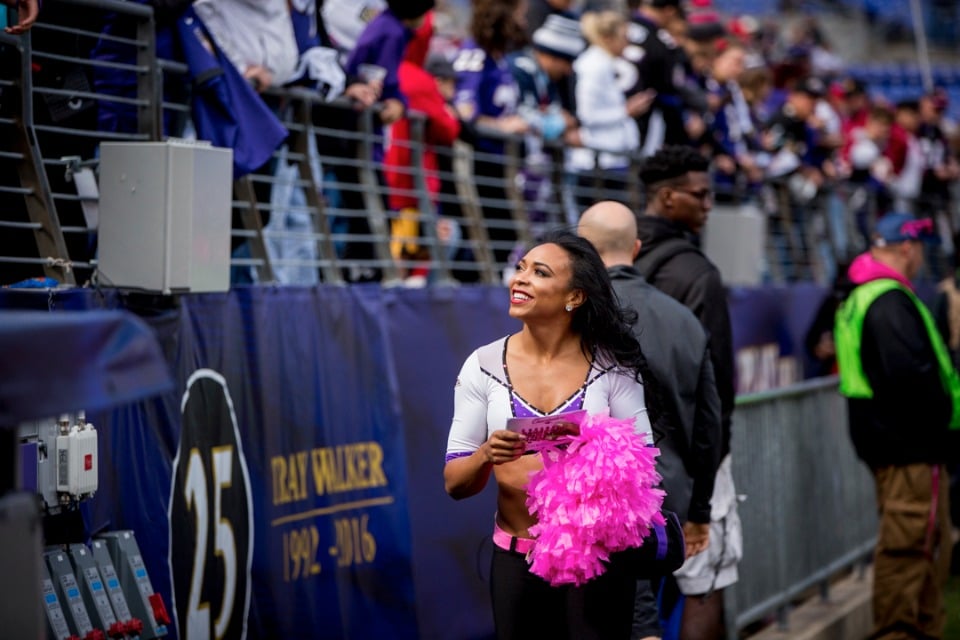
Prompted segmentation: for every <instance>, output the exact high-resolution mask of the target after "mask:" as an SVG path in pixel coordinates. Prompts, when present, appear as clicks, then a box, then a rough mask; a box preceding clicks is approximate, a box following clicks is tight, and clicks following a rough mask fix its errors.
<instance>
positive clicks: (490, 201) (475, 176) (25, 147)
mask: <svg viewBox="0 0 960 640" xmlns="http://www.w3.org/2000/svg"><path fill="white" fill-rule="evenodd" d="M70 11H74V12H82V13H83V16H84V19H83V20H75V21H71V20H68V19H60V20H56V21H51V19H47V18H45V19H44V21H41V22H40V23H38V24H37V25H36V26H35V27H34V29H33V32H32V33H33V37H31V36H30V35H27V36H24V37H21V38H12V37H10V36H4V37H3V39H2V40H0V47H2V50H3V52H4V56H5V58H6V59H15V60H16V63H15V64H5V65H4V67H3V69H0V88H2V89H4V91H3V93H0V103H2V104H0V107H2V114H3V115H2V117H0V127H2V128H3V130H4V135H3V136H2V138H0V162H2V163H4V166H5V167H13V166H14V165H15V169H10V170H6V171H4V172H3V175H2V176H0V228H2V229H3V230H4V234H6V235H8V236H12V237H16V238H18V239H19V240H18V241H14V240H9V239H8V241H6V242H3V241H0V281H3V282H5V283H8V282H12V281H15V280H16V279H18V276H24V275H26V274H28V275H47V276H50V277H54V278H56V279H58V280H59V281H61V282H63V283H68V284H70V283H73V282H78V283H83V282H85V281H87V280H88V279H89V277H90V275H91V274H92V272H93V269H94V268H95V263H96V229H95V228H93V227H91V225H90V223H89V222H88V221H87V220H86V218H85V217H84V216H83V215H81V211H82V209H83V208H84V206H85V205H89V204H90V203H89V202H88V201H85V200H84V198H86V199H87V200H89V198H90V196H89V194H87V195H86V196H83V195H81V194H79V193H78V192H77V188H76V185H75V184H74V183H73V181H72V175H73V174H72V171H73V170H74V169H75V168H77V167H82V168H87V169H91V170H93V171H96V170H97V169H98V163H97V146H98V144H99V142H100V141H102V140H129V141H138V140H139V141H143V140H159V139H162V138H163V137H164V136H167V135H170V136H181V135H183V134H184V129H183V126H182V125H183V123H184V121H186V120H187V119H188V116H189V112H190V107H189V102H188V96H189V87H188V81H187V69H186V66H185V65H183V64H181V63H179V62H175V61H170V60H159V59H158V58H157V55H156V46H157V38H156V34H155V29H156V25H155V22H154V18H153V12H152V10H151V8H150V7H149V6H147V5H141V4H137V3H130V2H121V1H119V0H50V2H48V3H47V7H46V11H45V12H44V16H63V15H68V14H69V12H70ZM108 15H112V16H114V17H113V18H111V20H112V23H111V24H112V25H116V24H118V18H116V16H121V18H120V20H121V21H122V24H123V27H124V28H123V29H109V30H106V29H104V28H103V25H104V24H107V22H106V21H107V16H108ZM98 16H99V18H98ZM71 38H72V39H75V40H77V41H78V42H81V43H83V45H84V46H79V47H77V51H83V52H85V51H86V47H90V46H92V45H93V43H98V42H99V43H101V44H102V43H106V44H107V45H109V46H112V47H114V49H115V50H118V51H119V50H125V51H126V52H127V54H126V59H125V60H124V59H123V56H119V57H117V58H111V59H105V58H102V57H101V58H97V57H92V58H91V57H90V56H89V55H86V53H83V54H82V55H81V54H80V53H77V52H73V53H71V52H70V51H67V52H64V51H58V50H57V46H56V45H57V44H58V43H59V41H60V40H63V39H71ZM51 45H53V46H51ZM34 65H39V66H40V67H43V68H46V67H51V68H55V69H59V70H61V73H59V74H57V73H37V72H36V69H35V68H34ZM98 70H112V71H114V72H119V73H122V74H126V77H127V83H128V86H127V87H126V88H125V89H124V90H123V91H115V90H111V89H109V88H102V87H98V86H96V83H95V82H94V81H93V80H94V76H95V74H96V73H97V72H98ZM71 78H72V79H73V80H72V81H70V79H71ZM171 88H177V89H178V90H177V91H170V90H169V89H171ZM17 95H19V96H21V99H15V96H17ZM267 96H268V100H270V101H271V104H275V105H276V109H277V112H278V114H279V115H280V117H281V119H282V120H283V122H284V124H285V126H286V127H287V129H288V130H289V131H290V137H289V139H288V141H287V144H286V147H285V148H284V149H280V150H277V153H276V154H275V156H274V161H273V162H272V163H270V164H269V165H268V166H267V167H265V168H263V169H261V170H260V171H258V172H256V173H254V174H251V175H249V176H246V177H244V178H243V179H241V180H239V181H237V183H236V184H235V185H234V202H233V206H234V210H235V216H234V219H235V225H234V229H233V230H232V235H233V244H234V246H242V247H244V249H243V251H237V252H235V253H234V258H233V260H232V263H233V265H234V266H235V267H236V268H237V269H238V273H242V272H248V273H249V276H250V280H252V281H254V282H261V283H287V282H296V283H303V284H311V283H313V282H317V281H322V282H329V283H342V282H344V281H350V280H357V279H374V280H379V281H381V282H383V283H385V284H393V283H398V282H401V281H402V280H403V279H404V277H405V276H407V275H409V274H411V273H417V272H421V273H426V274H428V277H429V280H430V281H431V282H436V283H451V282H470V281H479V282H486V283H495V282H499V281H500V280H501V279H502V274H503V272H504V270H505V269H508V268H509V266H510V263H511V261H512V259H513V257H514V252H515V251H516V249H517V248H518V247H519V246H523V245H525V244H526V243H528V242H530V241H531V239H533V238H535V237H536V236H537V235H538V234H539V233H540V232H541V231H543V230H545V229H547V228H552V227H557V226H571V225H574V224H575V223H576V218H577V215H578V213H579V212H580V211H581V210H582V209H583V208H584V207H585V206H587V205H588V204H589V203H591V202H594V201H596V200H598V199H603V198H613V199H618V200H621V201H623V202H625V203H626V204H627V205H628V206H630V207H631V208H633V209H634V210H637V211H640V210H642V207H643V204H644V203H643V193H642V189H641V185H640V184H639V181H638V177H637V168H638V163H639V161H640V159H639V158H638V157H630V158H629V164H628V166H626V167H625V169H624V170H623V171H620V172H615V173H611V172H609V171H599V170H595V171H587V172H579V173H578V172H573V171H571V170H570V169H568V167H567V164H566V158H565V156H566V153H567V151H568V150H567V149H565V148H564V147H563V146H561V145H558V144H552V143H543V141H541V140H535V139H533V138H525V137H522V136H506V135H499V134H497V133H496V132H493V131H489V130H478V131H473V132H472V136H473V138H474V144H473V145H470V144H467V143H464V142H457V143H455V144H454V145H453V146H452V147H443V146H431V145H429V144H427V143H426V142H425V138H426V136H425V133H426V128H427V127H428V126H429V125H428V123H426V122H425V120H424V119H423V117H422V116H420V115H418V114H411V117H410V120H411V127H410V132H411V136H410V137H411V139H410V141H409V142H402V141H396V140H393V141H391V143H392V144H407V145H409V149H410V153H411V156H412V159H413V161H412V162H411V164H410V166H409V167H406V168H393V169H391V170H396V171H399V172H401V173H402V172H407V173H408V175H410V176H411V177H412V178H413V184H414V188H413V189H412V191H411V193H408V194H407V195H411V196H412V197H413V198H414V199H415V201H416V203H417V206H416V207H414V209H415V210H416V213H415V214H412V213H411V212H400V211H394V210H392V209H391V208H390V206H389V202H388V199H389V195H390V193H391V192H390V190H389V189H387V187H386V186H385V182H384V177H383V176H384V171H385V169H386V168H385V167H384V164H383V162H382V161H381V160H380V158H381V157H382V153H381V152H382V149H383V146H384V144H385V143H386V138H385V136H384V133H383V131H381V130H380V128H379V127H378V126H377V111H376V110H375V109H370V110H366V111H359V112H358V111H355V110H354V108H353V106H352V105H351V104H350V103H349V102H347V101H345V100H335V101H333V102H331V103H324V102H323V101H322V100H321V99H320V98H319V96H318V95H317V94H316V93H315V92H312V91H309V90H306V89H303V88H291V89H281V90H272V91H270V92H269V93H268V94H267ZM64 103H66V104H67V105H73V106H76V105H79V107H80V109H79V111H78V113H77V114H71V113H70V112H69V111H64V107H63V105H64ZM54 106H56V109H55V108H54ZM110 107H114V108H124V107H125V108H127V109H128V110H130V111H131V112H132V113H133V118H132V123H130V124H128V126H127V127H126V130H125V131H124V130H121V131H120V132H117V131H110V132H106V131H98V130H97V126H96V123H95V122H94V120H95V118H91V117H83V114H84V113H86V114H94V115H95V114H96V113H97V112H98V111H100V110H103V109H107V108H110ZM71 108H72V107H71ZM51 114H53V115H51ZM65 114H66V115H65ZM58 118H59V120H58ZM171 123H178V124H174V125H173V126H170V125H171ZM344 123H346V124H344ZM165 124H166V125H167V126H166V128H165V127H164V125H165ZM165 129H166V130H165ZM7 131H9V132H10V133H9V134H7V133H6V132H7ZM187 132H189V128H188V129H187ZM490 147H497V149H495V150H491V149H490ZM532 150H533V151H536V153H532V152H531V151H532ZM427 153H433V154H436V156H437V158H438V165H439V170H437V171H428V170H426V169H424V165H423V162H422V158H423V157H424V156H425V155H426V154H427ZM280 163H284V167H287V168H292V171H293V172H294V174H295V176H294V177H293V178H290V177H289V175H288V177H287V178H286V179H284V178H282V177H281V176H280V174H279V172H278V171H277V167H278V166H279V165H280ZM318 167H319V170H317V168H318ZM290 175H292V174H290ZM428 181H439V183H440V185H441V189H440V191H439V193H437V194H433V195H431V194H430V193H429V192H428V190H427V188H426V185H427V184H428ZM278 185H280V187H278ZM281 187H282V188H283V189H286V190H287V192H290V191H291V190H292V191H293V192H294V193H296V194H297V198H296V199H295V201H286V202H277V199H276V198H275V197H274V195H275V194H276V192H277V189H278V188H281ZM718 188H719V185H718ZM392 193H393V195H397V192H396V191H393V192H392ZM855 193H860V195H863V194H862V190H861V191H860V192H858V191H857V190H856V189H855V188H854V186H852V185H849V184H845V183H838V184H835V185H831V186H828V187H827V188H824V189H821V191H820V192H819V194H818V195H817V196H816V197H815V198H813V199H812V200H809V201H808V200H803V199H798V197H797V196H796V195H795V193H794V192H793V191H792V189H791V187H790V185H789V184H788V183H787V182H786V181H768V182H767V183H765V184H764V185H763V186H762V188H760V189H759V190H758V189H752V190H746V189H743V188H736V189H735V190H734V191H732V192H730V193H726V194H724V196H726V197H725V198H724V199H725V200H726V201H727V202H728V204H727V205H725V206H728V207H733V208H736V207H739V206H740V205H742V204H743V203H744V202H750V203H753V205H755V206H754V207H753V208H754V210H759V211H761V212H762V215H763V216H764V220H765V229H764V231H763V237H764V238H765V242H764V244H765V246H764V247H763V249H762V251H763V254H764V255H765V260H764V262H765V267H764V273H763V274H762V279H763V280H766V281H769V282H786V281H793V280H816V281H819V282H823V283H826V282H828V281H830V280H831V278H832V276H833V274H834V273H835V271H836V269H837V265H838V264H841V263H843V262H845V261H846V260H847V259H849V257H850V255H852V254H853V253H855V252H856V251H857V250H859V249H861V248H862V246H863V243H862V241H861V239H860V238H859V236H858V225H860V226H861V227H862V221H858V217H862V218H864V219H869V216H870V215H872V212H873V211H874V210H875V205H874V204H873V203H872V202H869V201H862V202H858V201H857V200H858V198H856V197H852V195H851V194H855ZM401 195H402V194H401ZM866 197H867V198H869V194H867V196H866ZM860 200H863V198H860ZM944 215H945V219H946V221H947V226H948V227H950V228H955V227H956V224H955V220H954V219H955V217H956V216H955V212H954V211H953V210H950V211H946V212H945V213H944ZM414 217H415V218H416V221H417V222H418V223H419V225H418V226H419V231H418V237H416V238H414V239H412V240H410V239H408V242H407V243H406V244H407V245H408V248H409V247H412V248H414V249H415V250H414V251H412V252H411V251H402V252H398V251H397V247H398V246H401V245H402V244H403V239H402V238H397V237H396V234H395V233H394V232H393V228H394V227H395V225H397V224H398V223H402V222H403V221H405V220H407V221H409V220H410V219H412V218H414ZM286 218H290V219H296V220H297V224H286V223H285V222H286V221H287V220H286ZM268 219H269V220H272V222H267V221H268ZM401 226H402V225H401ZM31 234H32V236H33V237H32V238H31V239H30V240H29V241H28V240H27V239H28V238H30V236H31ZM291 248H293V250H291ZM291 272H295V273H296V275H294V276H291V275H290V274H291ZM364 273H365V274H366V275H363V274H364ZM305 274H306V275H305ZM358 274H360V275H359V276H358Z"/></svg>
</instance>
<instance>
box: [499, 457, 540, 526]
mask: <svg viewBox="0 0 960 640" xmlns="http://www.w3.org/2000/svg"><path fill="white" fill-rule="evenodd" d="M542 468H543V462H542V461H541V460H540V454H539V453H537V454H531V455H526V456H522V457H521V458H520V459H518V460H514V461H513V462H505V463H504V464H501V465H497V466H496V467H495V468H494V477H496V479H497V488H498V491H497V523H498V524H499V525H500V528H501V529H503V530H504V531H506V532H507V533H509V534H511V535H514V536H518V537H521V538H529V537H531V536H530V532H529V531H528V529H529V528H530V526H531V525H534V524H536V522H537V519H536V518H534V517H533V516H531V515H530V513H529V512H528V511H527V483H528V482H529V481H530V474H531V473H532V472H534V471H539V470H540V469H542Z"/></svg>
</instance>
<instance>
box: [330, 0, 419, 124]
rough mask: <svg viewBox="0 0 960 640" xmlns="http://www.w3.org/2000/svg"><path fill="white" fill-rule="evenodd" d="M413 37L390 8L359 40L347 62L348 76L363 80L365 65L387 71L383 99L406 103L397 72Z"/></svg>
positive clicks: (372, 21) (384, 79)
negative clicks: (393, 99) (394, 99)
mask: <svg viewBox="0 0 960 640" xmlns="http://www.w3.org/2000/svg"><path fill="white" fill-rule="evenodd" d="M412 37H413V31H411V30H410V29H408V28H406V27H405V26H403V23H402V22H400V19H399V18H398V17H397V16H395V15H393V13H392V12H391V11H390V10H389V9H387V10H385V11H383V12H382V13H380V15H378V16H377V17H376V18H374V19H373V20H371V21H370V23H369V24H368V25H367V27H366V29H364V30H363V33H361V34H360V38H359V40H357V46H356V47H355V48H354V49H353V51H352V52H351V53H350V58H349V59H348V60H347V69H346V71H347V76H348V77H350V78H360V79H361V80H363V79H364V78H363V76H364V74H363V70H364V69H363V65H373V66H375V67H380V68H382V69H384V70H385V71H386V75H385V76H384V78H383V92H382V93H381V94H380V98H381V99H382V100H386V99H388V98H396V99H397V100H400V101H401V102H403V104H404V106H406V104H407V100H406V98H405V97H404V95H403V94H402V93H401V92H400V80H399V77H398V75H397V71H398V69H399V68H400V63H401V62H402V61H403V53H404V51H405V50H406V48H407V43H408V42H410V38H412Z"/></svg>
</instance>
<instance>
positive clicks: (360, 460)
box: [298, 442, 387, 496]
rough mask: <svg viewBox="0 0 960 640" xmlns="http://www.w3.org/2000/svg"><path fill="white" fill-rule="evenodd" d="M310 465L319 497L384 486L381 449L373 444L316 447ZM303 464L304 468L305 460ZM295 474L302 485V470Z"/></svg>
mask: <svg viewBox="0 0 960 640" xmlns="http://www.w3.org/2000/svg"><path fill="white" fill-rule="evenodd" d="M310 463H311V470H312V474H313V488H314V490H315V491H316V493H317V495H319V496H322V495H325V494H331V493H340V492H342V491H350V490H353V489H367V488H370V487H382V486H385V485H386V484H387V478H386V475H385V474H384V473H383V466H382V465H383V449H382V448H381V447H380V445H379V444H377V443H376V442H358V443H355V444H347V445H339V446H336V447H318V448H316V449H313V450H312V451H311V452H310ZM302 464H303V465H306V460H303V461H302ZM298 471H299V472H300V475H301V477H303V478H304V480H303V482H304V483H305V482H306V479H305V477H306V470H305V468H300V469H298Z"/></svg>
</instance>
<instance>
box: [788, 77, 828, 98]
mask: <svg viewBox="0 0 960 640" xmlns="http://www.w3.org/2000/svg"><path fill="white" fill-rule="evenodd" d="M793 90H794V91H797V92H800V93H805V94H807V95H809V96H813V97H814V98H822V97H823V95H824V94H825V93H826V91H827V86H826V85H825V84H824V83H823V80H821V79H820V78H817V77H814V76H807V77H806V78H801V79H800V81H799V82H797V84H796V86H795V87H794V88H793Z"/></svg>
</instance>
